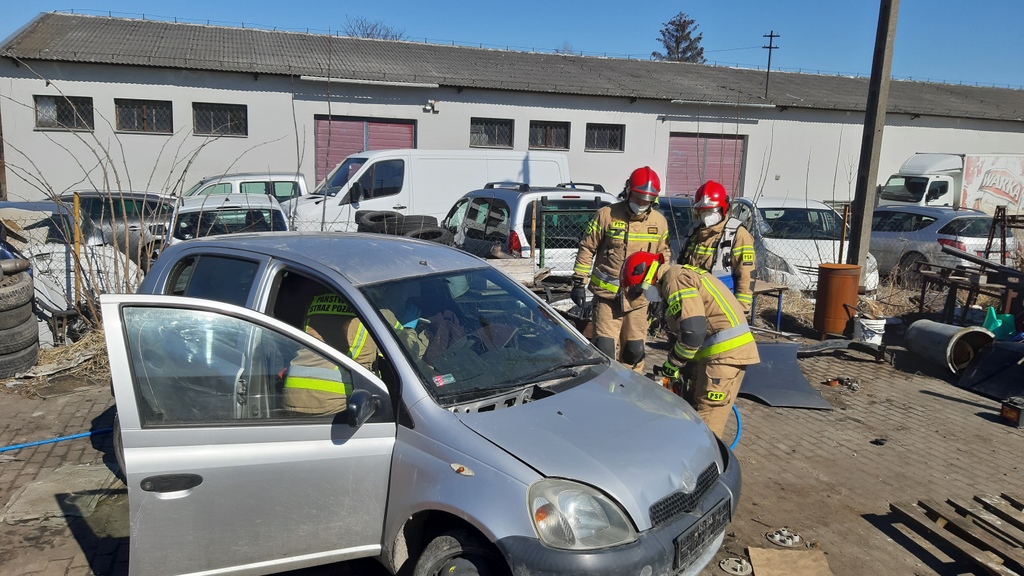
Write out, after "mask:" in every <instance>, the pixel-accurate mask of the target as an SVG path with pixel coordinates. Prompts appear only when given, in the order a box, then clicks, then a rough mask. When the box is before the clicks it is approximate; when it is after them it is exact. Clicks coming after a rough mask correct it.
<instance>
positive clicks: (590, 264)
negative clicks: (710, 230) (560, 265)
mask: <svg viewBox="0 0 1024 576" xmlns="http://www.w3.org/2000/svg"><path fill="white" fill-rule="evenodd" d="M660 192H661V179H660V178H658V174H657V173H655V171H654V170H652V169H651V167H650V166H644V167H643V168H637V169H636V170H634V171H633V173H632V174H631V175H630V176H629V180H627V181H626V186H625V190H623V193H624V198H623V200H622V201H620V202H617V203H615V204H612V205H610V206H605V207H603V208H601V209H599V210H598V211H597V212H596V213H595V214H594V218H593V220H591V221H590V223H589V224H588V225H587V229H586V231H585V232H584V235H583V239H582V240H581V241H580V248H579V251H578V252H577V253H576V265H575V266H574V267H573V287H572V292H571V293H570V295H571V297H572V300H573V302H575V303H576V304H577V305H578V306H583V304H584V302H585V301H586V290H587V289H586V287H585V286H586V284H587V282H588V279H589V290H590V292H592V293H593V294H594V299H593V316H592V320H593V325H594V344H595V345H597V347H598V348H599V349H600V350H601V351H602V352H604V353H605V354H607V355H608V356H609V357H610V358H614V359H617V360H618V361H619V362H621V363H622V364H625V365H627V366H630V367H632V368H633V370H636V371H637V372H640V373H643V370H644V349H645V347H646V344H647V329H648V321H647V305H648V302H647V298H646V297H645V296H644V293H643V290H640V289H638V288H637V287H633V288H629V289H624V288H620V286H621V276H620V274H621V273H622V272H623V266H624V264H625V263H626V260H627V259H628V258H629V257H630V256H631V255H633V254H635V253H637V252H641V251H643V252H653V253H655V254H659V255H661V256H662V257H663V258H665V259H666V260H667V259H670V258H671V251H670V248H669V242H668V221H666V220H665V217H664V216H662V215H661V213H660V212H658V211H657V210H655V209H654V203H655V202H656V201H657V200H658V194H659V193H660Z"/></svg>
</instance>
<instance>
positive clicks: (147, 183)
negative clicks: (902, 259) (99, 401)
mask: <svg viewBox="0 0 1024 576" xmlns="http://www.w3.org/2000/svg"><path fill="white" fill-rule="evenodd" d="M31 66H32V68H31V69H29V68H28V67H26V66H20V67H19V66H15V65H14V63H13V62H11V61H10V60H0V121H2V123H3V124H2V128H3V130H2V134H3V137H4V150H3V152H4V158H5V160H6V162H7V167H6V180H7V186H8V189H7V191H6V192H7V196H8V199H11V200H20V199H38V198H43V197H45V196H46V195H48V194H50V193H55V194H59V193H61V192H64V191H67V190H73V189H84V188H119V187H120V188H122V189H146V190H157V191H165V192H176V191H181V190H184V189H187V188H188V187H189V186H191V185H192V184H193V183H195V182H196V181H198V180H199V179H200V178H202V177H204V176H208V175H213V174H219V173H226V172H239V171H259V170H275V171H291V170H296V171H298V172H300V173H302V174H303V175H305V177H306V179H307V182H308V184H309V185H310V187H312V186H314V185H315V182H314V175H315V173H316V171H315V166H314V162H315V161H316V155H315V135H314V129H313V128H314V117H315V116H324V115H331V116H335V117H356V118H373V119H384V120H387V119H396V120H413V121H415V122H416V129H415V139H416V145H417V147H419V148H427V149H446V148H454V149H466V148H469V147H470V146H469V137H470V136H469V126H470V120H471V118H474V117H484V118H502V119H506V118H507V119H513V120H514V122H515V125H514V145H513V148H514V149H516V150H527V149H528V148H529V146H528V143H529V124H530V120H554V121H561V122H566V121H567V122H570V123H571V129H570V145H569V149H568V150H567V151H566V153H567V154H568V156H569V164H570V169H571V171H572V175H573V178H574V180H576V181H581V182H597V183H600V184H603V185H604V186H605V187H606V188H607V189H609V190H611V191H618V190H620V189H621V187H622V183H623V182H624V181H625V179H626V178H627V176H628V175H629V173H630V171H632V170H633V169H634V168H636V167H638V166H643V165H649V166H651V167H652V168H654V169H655V170H656V171H657V172H658V173H659V174H662V175H664V174H665V173H666V167H667V159H668V150H669V141H670V137H671V135H672V134H690V135H701V134H705V135H707V134H728V135H734V136H739V137H742V138H744V140H745V143H744V148H745V157H744V158H743V159H742V161H743V177H742V183H741V188H742V190H741V191H740V192H741V193H742V195H743V196H748V197H756V196H759V195H766V196H790V197H793V196H800V197H803V196H806V197H808V198H814V199H819V200H826V201H833V200H834V201H838V202H843V201H848V200H849V199H851V198H852V196H853V189H854V185H855V182H856V170H857V165H858V161H859V149H860V141H861V134H862V126H861V123H862V122H863V114H862V113H851V112H845V111H820V110H800V109H779V108H772V107H735V106H721V105H697V104H673V103H670V102H664V101H650V100H640V101H636V102H633V101H630V100H629V99H626V98H606V97H583V96H569V95H558V94H540V93H527V92H513V91H495V90H475V89H465V90H457V89H454V88H445V87H442V88H423V87H407V86H382V85H365V84H352V83H342V82H331V83H327V82H318V81H310V80H302V79H299V78H292V77H284V76H268V75H253V74H242V73H216V72H198V71H186V70H166V69H150V68H144V67H130V66H123V67H118V66H107V65H91V64H73V63H49V62H34V63H32V64H31ZM60 94H64V95H68V96H91V97H92V98H93V105H94V109H95V130H94V131H92V132H66V131H54V130H39V129H36V128H35V112H34V102H33V95H55V96H56V95H60ZM114 98H137V99H144V100H146V99H148V100H170V101H171V102H172V103H173V104H172V105H173V114H174V133H173V134H171V135H167V134H138V133H127V132H117V131H116V130H114V128H113V126H114ZM429 100H433V101H434V102H435V105H434V107H433V110H431V109H429V108H427V102H428V101H429ZM193 102H215V103H228V104H245V105H246V106H247V107H248V125H249V133H248V136H247V137H231V136H224V137H219V138H212V137H206V136H197V135H193V134H192V103H193ZM588 122H591V123H606V124H623V125H625V127H626V128H625V150H624V151H622V152H588V151H585V150H584V143H585V137H586V124H587V123H588ZM887 124H888V125H887V126H886V129H885V137H884V140H883V149H882V155H881V161H880V164H879V182H880V183H881V182H884V181H885V179H886V177H887V176H888V175H889V174H890V173H892V172H895V171H896V170H897V169H898V168H899V166H900V164H902V162H903V161H904V160H905V159H906V158H908V157H909V156H910V155H911V154H913V153H914V152H919V151H935V152H968V151H969V152H1022V151H1024V126H1022V125H1021V123H1007V122H994V121H977V120H961V119H947V118H927V117H925V118H914V119H912V118H910V117H909V116H905V115H894V114H890V115H889V116H888V117H887Z"/></svg>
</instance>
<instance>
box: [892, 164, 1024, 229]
mask: <svg viewBox="0 0 1024 576" xmlns="http://www.w3.org/2000/svg"><path fill="white" fill-rule="evenodd" d="M1022 197H1024V154H932V153H918V154H914V155H913V156H911V157H910V158H909V159H908V160H907V161H906V162H904V163H903V166H901V167H900V171H899V172H897V173H896V174H893V175H892V176H890V177H889V179H888V180H887V181H886V183H885V185H883V186H882V190H881V192H880V193H879V202H878V203H879V204H914V205H918V206H951V207H953V208H974V209H977V210H982V211H984V212H988V213H989V214H993V213H995V209H996V206H1006V212H1007V213H1008V214H1018V213H1021V212H1024V205H1022V203H1021V200H1022Z"/></svg>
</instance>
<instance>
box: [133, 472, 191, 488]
mask: <svg viewBox="0 0 1024 576" xmlns="http://www.w3.org/2000/svg"><path fill="white" fill-rule="evenodd" d="M202 483H203V477H202V476H200V475H198V474H164V475H161V476H150V477H149V478H145V479H143V480H142V482H141V483H140V484H139V487H140V488H142V489H143V490H145V491H146V492H180V491H182V490H188V489H190V488H195V487H196V486H199V485H200V484H202Z"/></svg>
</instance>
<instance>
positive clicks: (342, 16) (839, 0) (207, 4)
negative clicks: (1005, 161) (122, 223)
mask: <svg viewBox="0 0 1024 576" xmlns="http://www.w3.org/2000/svg"><path fill="white" fill-rule="evenodd" d="M878 5H879V2H878V1H877V0H853V1H850V0H802V1H795V0H775V1H772V2H769V1H765V0H702V1H693V0H691V1H688V2H679V1H676V2H670V1H667V0H640V1H638V2H626V1H622V0H620V1H617V2H611V1H608V0H591V1H588V2H580V1H576V0H561V1H551V0H545V1H537V0H519V1H517V2H496V1H493V0H482V1H481V0H477V1H475V2H454V1H451V0H448V1H446V0H432V1H430V0H415V1H412V0H376V1H374V2H345V1H338V0H333V1H324V0H290V1H281V0H274V1H270V0H246V1H245V2H241V1H237V0H229V1H222V0H218V1H216V2H214V1H210V0H205V1H202V2H200V1H196V0H176V1H174V2H167V0H160V1H159V2H154V1H150V0H131V1H122V0H106V1H99V2H89V1H79V2H77V3H75V4H69V3H67V0H61V1H59V2H51V1H48V0H41V1H34V0H22V1H17V0H2V1H0V13H2V14H3V19H2V21H0V38H6V37H7V36H8V35H10V34H11V33H13V32H14V31H15V30H16V29H17V28H18V27H20V26H22V25H23V24H25V23H26V22H28V21H29V20H30V19H31V18H32V17H34V16H35V15H36V14H38V13H39V12H46V11H52V10H60V11H71V10H74V11H76V12H82V13H86V14H97V13H103V14H106V13H107V12H108V11H109V12H110V13H111V14H112V15H114V16H123V17H135V18H139V17H142V15H143V14H144V15H146V17H147V18H155V19H161V20H173V19H175V18H177V19H178V20H181V21H187V22H200V21H201V22H205V21H207V20H209V21H210V23H211V24H218V25H226V26H240V25H243V24H244V25H245V26H253V27H258V28H268V29H269V28H274V27H277V28H279V29H287V30H297V31H305V30H307V29H308V30H309V31H311V32H327V31H328V30H331V31H335V32H337V31H338V30H340V29H342V28H343V27H344V24H345V21H346V18H348V17H359V18H365V19H367V20H376V21H382V22H384V23H386V24H388V25H390V26H392V27H394V28H397V29H400V30H403V31H404V32H405V35H406V37H407V38H408V39H410V40H416V41H421V42H422V41H424V40H426V41H429V42H433V43H452V42H455V43H456V44H463V45H483V46H484V47H491V48H505V47H506V46H507V47H509V48H512V49H518V50H536V51H545V52H550V51H553V50H555V49H562V48H564V47H566V46H568V47H571V48H572V50H573V51H575V52H582V53H584V54H588V55H603V54H607V55H608V56H618V57H625V56H630V57H633V58H647V57H649V56H650V53H651V52H652V51H655V50H660V49H661V46H660V45H659V44H658V42H657V40H656V39H657V37H658V33H659V30H660V29H661V26H662V23H664V22H666V21H668V20H669V19H670V18H672V17H673V16H674V15H675V14H676V13H677V12H679V11H680V10H682V11H684V12H686V13H687V14H688V15H689V16H690V17H691V18H694V19H695V20H696V21H697V24H698V31H700V32H702V33H703V34H704V39H703V42H702V46H704V50H705V56H706V57H707V59H708V62H709V63H719V64H725V65H730V66H743V67H751V68H753V67H761V68H764V67H765V66H766V64H767V52H768V51H767V50H764V49H762V46H763V45H765V44H766V43H767V38H764V37H763V35H765V34H768V33H769V32H770V31H774V32H775V33H776V34H779V35H781V37H780V38H777V39H775V44H776V45H778V46H779V47H780V48H779V49H778V50H776V51H775V52H774V53H773V55H772V69H781V70H787V71H808V72H821V73H828V74H844V75H861V76H868V75H869V74H870V72H871V58H872V53H873V49H874V37H875V29H876V27H877V23H878ZM1022 23H1024V1H1022V0H974V1H973V2H964V1H963V0H901V2H900V11H899V17H898V27H897V32H896V44H895V50H894V54H893V66H892V72H893V77H894V78H898V79H914V80H932V81H942V82H950V83H966V84H981V85H990V86H991V85H995V86H1004V87H1005V86H1010V87H1014V88H1022V87H1024V28H1022Z"/></svg>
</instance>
